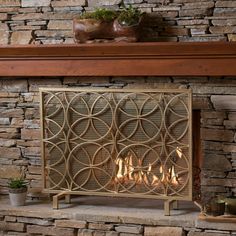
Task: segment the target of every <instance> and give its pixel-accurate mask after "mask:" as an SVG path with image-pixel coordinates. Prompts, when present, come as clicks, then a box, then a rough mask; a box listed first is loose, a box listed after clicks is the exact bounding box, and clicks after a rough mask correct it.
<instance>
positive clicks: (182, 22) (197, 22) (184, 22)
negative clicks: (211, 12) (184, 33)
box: [177, 19, 209, 25]
mask: <svg viewBox="0 0 236 236" xmlns="http://www.w3.org/2000/svg"><path fill="white" fill-rule="evenodd" d="M177 24H178V25H208V24H209V20H206V19H191V20H182V19H179V20H178V21H177Z"/></svg>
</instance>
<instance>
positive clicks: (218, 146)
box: [203, 141, 223, 151]
mask: <svg viewBox="0 0 236 236" xmlns="http://www.w3.org/2000/svg"><path fill="white" fill-rule="evenodd" d="M203 149H204V150H214V151H221V150H223V143H222V142H211V141H204V142H203Z"/></svg>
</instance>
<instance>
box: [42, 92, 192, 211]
mask: <svg viewBox="0 0 236 236" xmlns="http://www.w3.org/2000/svg"><path fill="white" fill-rule="evenodd" d="M191 96H192V95H191V91H190V90H187V89H178V90H177V89H175V90H173V89H166V90H154V89H153V90H126V89H120V90H117V89H95V90H92V89H70V88H68V89H64V88H63V89H59V88H55V89H50V88H41V89H40V100H41V125H42V126H41V127H42V150H43V151H42V158H43V173H44V174H43V177H44V181H43V183H44V190H45V191H46V192H48V193H57V194H58V193H59V194H58V195H56V196H54V197H53V208H54V209H57V208H58V200H59V199H60V198H61V197H63V196H66V195H69V196H66V200H67V202H69V200H70V195H73V194H80V195H100V196H117V197H134V198H155V199H164V200H166V202H165V212H166V214H168V215H169V214H170V203H171V202H172V201H173V200H192V130H191V126H192V125H191V123H192V117H191V115H192V97H191Z"/></svg>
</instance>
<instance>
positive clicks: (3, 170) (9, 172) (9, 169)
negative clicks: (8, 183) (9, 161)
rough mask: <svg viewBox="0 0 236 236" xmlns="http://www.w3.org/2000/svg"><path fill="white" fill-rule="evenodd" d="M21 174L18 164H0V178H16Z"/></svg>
mask: <svg viewBox="0 0 236 236" xmlns="http://www.w3.org/2000/svg"><path fill="white" fill-rule="evenodd" d="M20 176H21V168H20V167H19V166H12V165H4V166H0V178H6V179H10V178H18V177H20Z"/></svg>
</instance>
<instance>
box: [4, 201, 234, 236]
mask: <svg viewBox="0 0 236 236" xmlns="http://www.w3.org/2000/svg"><path fill="white" fill-rule="evenodd" d="M40 207H42V209H40ZM3 208H4V210H3V211H2V212H1V213H0V235H5V236H30V235H32V236H33V235H35V236H40V235H41V236H46V235H48V236H235V235H236V225H235V223H212V222H206V221H201V220H196V214H194V216H191V214H189V213H187V214H188V215H187V216H186V217H184V216H183V215H182V214H178V213H177V212H176V214H177V215H175V216H172V217H171V218H170V217H164V216H160V213H159V216H158V217H156V215H155V213H154V212H152V213H151V214H150V215H148V214H145V213H144V211H145V210H144V209H142V210H141V213H144V215H145V216H146V217H143V216H142V215H141V214H139V213H137V212H138V211H137V210H136V211H135V213H134V212H133V213H131V215H130V214H127V211H126V212H125V213H124V211H123V210H122V209H118V208H113V211H114V210H117V215H115V214H114V213H115V212H113V214H111V211H109V210H108V208H104V207H103V208H102V209H103V211H104V212H102V214H101V210H99V211H100V213H98V212H97V211H96V210H95V211H94V212H93V214H91V210H92V207H91V206H90V207H87V209H86V208H83V207H82V208H81V209H78V208H77V211H74V212H73V211H71V212H70V211H68V209H64V210H58V211H53V210H51V209H50V208H49V207H45V204H44V205H42V204H41V205H40V204H39V206H38V207H37V209H36V207H34V206H33V207H32V206H30V205H28V206H24V207H18V208H11V207H3ZM82 209H84V210H82ZM88 209H90V210H88ZM87 210H88V211H90V213H88V211H87ZM97 210H98V208H97ZM92 211H93V210H92ZM106 211H108V215H106ZM150 211H152V210H151V209H150ZM119 213H120V215H119ZM147 215H148V216H147ZM157 215H158V213H157ZM176 216H177V217H176ZM1 233H2V234H1Z"/></svg>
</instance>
